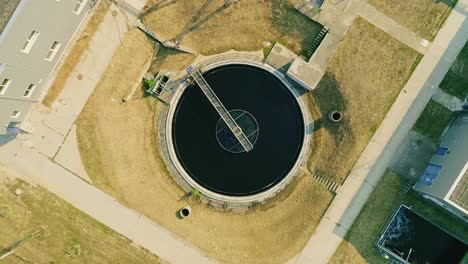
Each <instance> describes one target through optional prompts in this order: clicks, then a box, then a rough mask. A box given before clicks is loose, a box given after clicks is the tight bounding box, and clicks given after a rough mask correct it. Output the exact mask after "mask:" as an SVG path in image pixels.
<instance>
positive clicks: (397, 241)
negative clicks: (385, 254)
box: [384, 207, 468, 264]
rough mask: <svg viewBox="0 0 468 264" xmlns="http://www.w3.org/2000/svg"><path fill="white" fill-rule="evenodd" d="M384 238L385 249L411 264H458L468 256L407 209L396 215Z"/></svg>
mask: <svg viewBox="0 0 468 264" xmlns="http://www.w3.org/2000/svg"><path fill="white" fill-rule="evenodd" d="M459 235H462V234H459ZM386 236H387V240H386V242H385V243H384V246H385V247H387V248H388V249H390V250H392V251H393V252H394V253H396V254H398V255H400V256H401V257H402V258H403V259H408V262H410V263H421V264H426V263H431V264H436V263H440V264H458V263H462V259H463V257H464V256H465V254H467V253H468V246H467V245H465V244H464V243H463V242H461V241H460V240H458V239H456V238H454V237H453V236H451V235H449V234H447V233H446V232H444V231H442V230H441V229H439V228H438V227H436V226H435V225H433V224H432V223H430V222H428V221H427V220H426V219H424V218H422V217H420V216H419V215H417V214H415V213H414V212H413V211H411V210H410V209H408V208H406V207H401V209H400V210H399V211H398V213H397V215H396V216H395V218H394V219H393V220H392V222H391V223H390V225H389V228H388V230H387V232H386Z"/></svg>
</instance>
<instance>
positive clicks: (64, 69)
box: [42, 0, 110, 107]
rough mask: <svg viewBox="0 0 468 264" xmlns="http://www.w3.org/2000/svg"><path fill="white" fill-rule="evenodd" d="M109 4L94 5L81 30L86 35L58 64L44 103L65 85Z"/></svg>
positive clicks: (49, 104)
mask: <svg viewBox="0 0 468 264" xmlns="http://www.w3.org/2000/svg"><path fill="white" fill-rule="evenodd" d="M109 6H110V3H109V1H108V0H102V1H101V2H100V3H99V5H98V6H97V7H96V11H94V14H93V16H92V17H91V19H90V20H89V22H88V24H87V25H86V27H85V29H84V30H83V32H85V33H86V34H87V36H86V37H81V38H79V39H78V41H77V42H76V43H75V45H74V46H73V48H72V49H71V51H70V53H69V54H68V56H67V57H66V59H65V61H64V62H63V64H62V65H61V66H60V69H59V71H58V73H57V76H56V77H55V80H54V82H53V83H52V85H51V86H50V88H49V90H48V91H47V95H46V96H45V98H44V100H43V101H42V103H43V104H44V105H46V106H49V107H50V106H51V105H52V103H53V102H54V101H55V99H57V97H58V96H59V94H60V92H61V91H62V90H63V88H64V87H65V83H66V82H67V79H68V77H69V76H70V74H71V72H72V71H73V69H74V68H75V66H76V64H77V63H78V62H79V61H80V59H81V55H82V54H83V52H84V51H85V50H86V49H87V48H88V45H89V42H90V41H91V39H92V38H93V35H94V33H95V32H96V30H97V29H98V27H99V25H100V24H101V22H102V20H103V19H104V16H105V15H106V13H107V11H108V10H109Z"/></svg>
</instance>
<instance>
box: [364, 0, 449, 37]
mask: <svg viewBox="0 0 468 264" xmlns="http://www.w3.org/2000/svg"><path fill="white" fill-rule="evenodd" d="M456 2H457V0H441V1H434V0H411V1H407V0H394V1H389V0H369V4H371V5H373V6H375V7H376V8H377V9H378V10H379V11H381V12H382V13H384V14H386V15H387V16H389V17H391V18H392V19H394V20H395V21H397V22H398V23H400V24H401V25H403V26H405V27H406V28H408V29H409V30H411V31H413V32H415V33H416V34H418V35H419V36H420V37H422V38H425V39H428V40H433V39H434V38H435V36H436V34H437V32H438V31H439V29H440V28H441V27H442V25H443V24H444V22H445V20H446V19H447V17H448V15H449V14H450V12H451V11H452V8H453V6H454V5H455V3H456Z"/></svg>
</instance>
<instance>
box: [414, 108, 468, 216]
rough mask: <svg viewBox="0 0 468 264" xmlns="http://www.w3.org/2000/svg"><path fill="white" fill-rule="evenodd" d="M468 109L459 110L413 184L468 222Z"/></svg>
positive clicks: (431, 198) (423, 194)
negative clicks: (421, 173) (464, 110)
mask: <svg viewBox="0 0 468 264" xmlns="http://www.w3.org/2000/svg"><path fill="white" fill-rule="evenodd" d="M467 169H468V112H461V113H459V115H458V116H457V118H456V119H455V121H454V122H453V124H452V126H451V127H450V129H449V131H448V132H447V134H446V136H445V138H444V140H443V142H442V144H441V145H440V147H439V149H438V150H437V151H436V153H435V154H434V156H433V157H432V159H431V161H430V163H429V165H428V166H427V168H426V170H425V172H424V173H423V175H422V176H421V178H420V179H419V181H418V183H416V185H415V186H414V187H413V189H414V190H416V191H418V192H419V193H421V195H422V196H423V197H424V198H426V199H429V200H431V201H433V202H434V203H436V204H438V205H440V206H442V207H444V208H445V209H447V210H449V211H450V212H452V213H454V214H456V215H457V216H459V217H461V218H462V219H463V220H465V221H467V222H468V170H467Z"/></svg>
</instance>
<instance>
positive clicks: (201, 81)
mask: <svg viewBox="0 0 468 264" xmlns="http://www.w3.org/2000/svg"><path fill="white" fill-rule="evenodd" d="M187 71H188V73H189V74H190V75H191V76H192V78H193V79H194V80H195V82H196V83H197V84H198V86H199V87H200V89H202V91H203V93H204V94H205V95H206V97H207V98H208V100H210V102H211V104H212V105H213V106H214V108H215V109H216V111H217V112H218V114H219V115H220V116H221V118H222V119H223V121H224V122H225V123H226V125H227V126H228V127H229V129H230V130H231V132H232V133H233V134H234V136H235V137H236V138H237V140H238V141H239V143H240V144H241V145H242V147H243V148H244V149H245V151H246V152H249V151H251V150H252V149H253V145H252V143H251V142H250V141H249V139H248V137H247V136H246V135H245V134H244V132H243V131H242V129H241V128H240V127H239V125H238V124H237V123H236V121H235V120H234V118H233V117H232V116H231V114H229V112H228V110H227V109H226V107H224V105H223V104H222V103H221V101H220V100H219V98H218V97H217V96H216V94H215V93H214V92H213V90H212V89H211V87H210V85H209V84H208V83H207V82H206V80H205V78H203V76H202V74H201V73H200V71H198V70H194V69H192V68H189V69H187Z"/></svg>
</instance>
